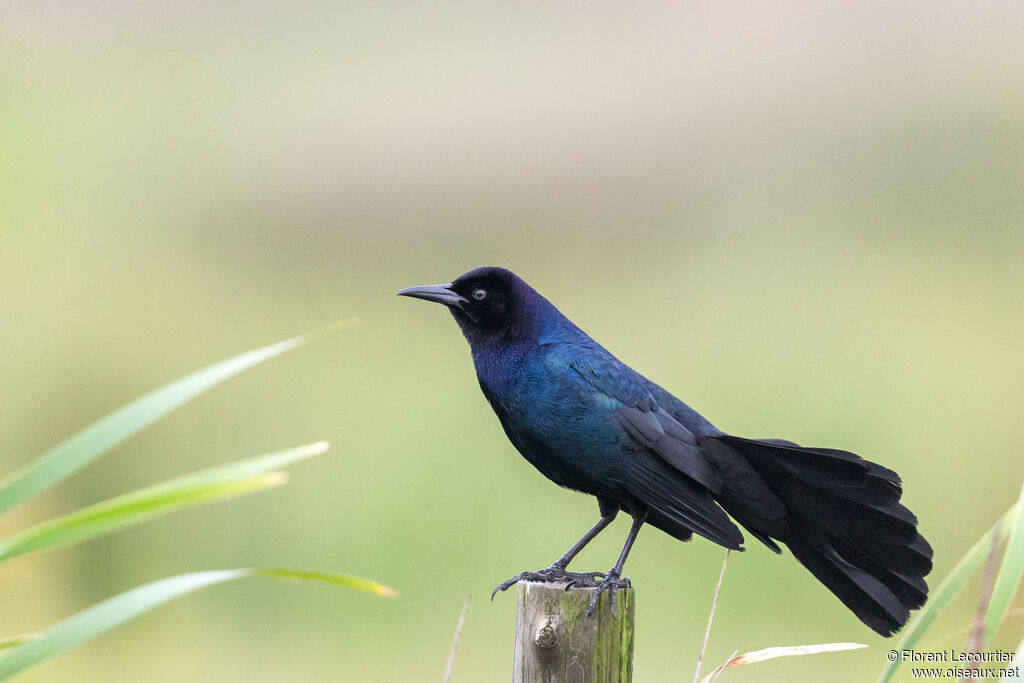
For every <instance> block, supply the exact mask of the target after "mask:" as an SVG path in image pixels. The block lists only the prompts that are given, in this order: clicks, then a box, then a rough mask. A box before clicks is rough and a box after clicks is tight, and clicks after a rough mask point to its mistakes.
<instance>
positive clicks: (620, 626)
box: [512, 581, 636, 683]
mask: <svg viewBox="0 0 1024 683" xmlns="http://www.w3.org/2000/svg"><path fill="white" fill-rule="evenodd" d="M593 594H594V589H593V588H570V589H569V590H568V591H567V590H565V584H561V583H534V582H532V581H520V582H519V584H518V585H517V586H516V648H515V665H514V667H513V670H512V681H513V683H630V681H631V680H632V679H633V619H634V615H635V606H636V605H635V594H634V592H633V589H632V588H627V589H623V590H620V591H618V592H617V593H616V595H615V615H616V616H614V617H613V616H612V611H611V606H610V604H609V600H608V593H607V592H606V593H603V594H602V595H601V598H600V600H599V601H598V604H597V609H596V610H595V611H594V614H592V615H591V616H590V618H589V619H587V620H586V622H584V620H583V617H584V615H586V613H587V605H588V604H589V603H590V598H591V597H592V596H593Z"/></svg>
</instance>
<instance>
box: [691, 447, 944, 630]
mask: <svg viewBox="0 0 1024 683" xmlns="http://www.w3.org/2000/svg"><path fill="white" fill-rule="evenodd" d="M703 445H704V452H705V453H706V454H707V456H708V458H709V459H710V460H711V461H712V462H714V463H715V464H716V466H718V467H719V468H720V469H722V468H724V469H726V470H728V471H729V473H730V476H723V480H724V481H725V487H724V488H723V490H722V492H721V493H720V494H719V495H716V496H715V498H716V500H717V501H718V502H719V503H720V504H721V505H722V506H723V507H724V508H725V510H726V511H727V512H728V513H729V514H730V515H732V516H733V517H734V518H735V519H736V521H738V522H739V523H740V524H741V525H742V526H744V527H745V528H746V529H748V530H749V531H750V532H751V533H753V534H754V536H755V537H757V538H759V539H760V540H761V541H762V542H764V543H765V544H766V545H768V546H769V547H771V548H773V549H776V550H777V549H778V546H777V545H776V544H775V543H774V542H773V540H772V539H775V540H777V541H780V542H782V543H784V544H785V545H786V546H787V547H789V549H790V551H791V552H792V553H793V555H794V556H795V557H796V558H797V560H799V561H800V563H801V564H803V565H804V566H805V567H807V569H808V570H810V572H811V573H812V574H813V575H814V576H815V577H816V578H817V579H818V580H819V581H821V582H822V583H823V584H824V585H825V586H826V587H827V588H828V589H829V590H830V591H832V592H833V593H834V594H835V595H836V596H837V597H838V598H839V599H840V600H841V601H842V602H843V604H845V605H846V606H847V607H849V608H850V610H852V611H853V613H854V614H856V615H857V617H858V618H860V620H861V621H863V622H864V623H865V624H867V625H868V626H869V627H871V628H872V629H873V630H875V631H876V632H878V633H880V634H882V635H885V636H889V635H892V634H893V633H895V632H896V631H898V630H899V629H900V628H901V627H902V626H903V624H905V623H906V621H907V619H908V618H909V614H910V610H911V609H917V608H919V607H920V606H921V605H923V604H924V602H925V600H926V599H927V597H928V586H927V584H926V583H925V581H924V577H925V576H926V575H927V574H928V572H929V571H931V567H932V563H931V558H932V549H931V546H930V545H928V542H927V541H926V540H925V539H924V537H922V536H921V535H920V534H919V533H918V531H917V518H916V517H915V516H914V514H913V513H911V512H910V510H908V509H907V508H906V507H905V506H903V505H902V504H901V503H900V502H899V501H900V496H901V494H902V487H901V483H900V478H899V476H898V475H897V474H896V473H895V472H893V471H892V470H889V469H887V468H885V467H882V466H881V465H877V464H875V463H872V462H869V461H867V460H863V459H861V458H860V457H859V456H857V455H855V454H853V453H849V452H847V451H839V450H834V449H825V448H803V447H801V446H798V445H797V444H795V443H792V442H789V441H780V440H754V439H742V438H739V437H733V436H727V435H721V436H715V437H709V438H708V439H707V440H706V441H705V443H704V444H703ZM751 490H758V491H759V496H758V498H757V500H758V501H759V502H758V504H757V505H752V504H751V502H750V499H749V497H748V495H749V492H750V491H751ZM765 500H769V501H777V502H778V503H779V505H780V506H781V507H782V508H783V509H784V511H785V512H784V514H783V515H781V516H779V515H778V514H774V515H771V516H763V515H759V514H758V510H759V509H763V508H765V503H764V501H765ZM768 507H769V508H770V509H773V510H776V509H777V508H776V507H775V506H774V505H770V506H768Z"/></svg>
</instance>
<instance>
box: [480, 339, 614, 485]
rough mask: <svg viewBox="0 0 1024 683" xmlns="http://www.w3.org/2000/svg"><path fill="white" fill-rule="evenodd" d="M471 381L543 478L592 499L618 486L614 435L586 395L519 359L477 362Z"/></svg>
mask: <svg viewBox="0 0 1024 683" xmlns="http://www.w3.org/2000/svg"><path fill="white" fill-rule="evenodd" d="M477 377H478V379H479V380H480V387H481V389H482V390H483V393H484V396H486V397H487V400H488V402H489V403H490V404H491V408H492V409H493V410H494V412H495V414H496V415H497V416H498V420H499V421H500V422H501V426H502V428H503V429H504V430H505V434H506V435H507V436H508V438H509V440H510V441H511V442H512V444H513V445H514V446H515V447H516V449H517V450H518V451H519V452H520V453H521V454H522V455H523V457H524V458H526V460H527V461H528V462H530V464H532V465H533V466H534V467H536V468H537V469H538V470H539V471H540V472H541V473H542V474H544V476H546V477H547V478H548V479H551V480H552V481H554V482H555V483H556V484H559V485H560V486H565V487H568V488H572V489H576V490H579V491H584V492H586V493H592V494H594V495H608V494H609V493H610V489H615V488H616V487H617V486H618V482H619V481H620V480H621V479H622V478H623V476H622V473H621V469H622V468H623V466H624V463H623V462H622V457H621V456H622V443H621V442H620V438H619V434H620V431H619V430H618V428H617V425H613V424H612V421H611V420H612V418H611V417H610V415H609V413H608V406H607V405H605V404H603V403H602V402H600V401H597V400H596V399H595V395H594V393H593V392H592V391H584V390H583V388H582V387H580V386H579V385H577V384H575V383H572V382H567V381H565V379H564V376H559V375H557V374H555V375H554V376H552V373H551V372H550V368H548V367H547V366H546V364H544V363H543V362H535V361H531V359H530V358H529V357H528V356H525V355H524V356H522V357H521V358H520V359H519V360H518V362H516V363H512V364H504V363H501V364H499V365H490V364H489V363H488V362H487V361H485V362H483V363H480V362H478V363H477Z"/></svg>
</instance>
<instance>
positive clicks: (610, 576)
mask: <svg viewBox="0 0 1024 683" xmlns="http://www.w3.org/2000/svg"><path fill="white" fill-rule="evenodd" d="M645 521H647V513H646V512H643V513H641V514H639V515H636V516H635V517H633V526H631V527H630V528H629V535H628V536H626V544H625V545H624V546H622V552H621V553H619V561H618V562H616V563H615V566H614V567H612V568H611V569H610V570H609V571H608V573H607V574H606V575H605V577H604V579H602V580H601V582H600V583H598V584H597V587H596V590H595V591H594V595H593V597H591V598H590V604H589V605H587V617H589V616H590V615H591V614H593V612H594V608H595V607H597V601H598V600H599V599H600V598H601V591H609V593H608V597H609V599H610V600H611V608H612V616H613V617H614V616H615V591H617V590H619V589H620V588H629V587H630V583H629V579H628V578H625V579H624V578H622V565H624V564H626V556H627V555H629V551H630V549H631V548H632V547H633V542H634V541H635V540H636V536H637V534H638V533H640V527H642V526H643V525H644V522H645ZM584 618H586V617H584Z"/></svg>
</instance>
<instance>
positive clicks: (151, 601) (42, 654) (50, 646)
mask: <svg viewBox="0 0 1024 683" xmlns="http://www.w3.org/2000/svg"><path fill="white" fill-rule="evenodd" d="M247 577H270V578H276V579H288V580H296V581H320V582H324V583H329V584H333V585H336V586H346V587H349V588H356V589H359V590H365V591H369V592H371V593H374V594H376V595H395V591H394V590H393V589H391V588H388V587H387V586H383V585H381V584H379V583H377V582H375V581H370V580H368V579H361V578H359V577H355V576H348V575H347V574H338V573H335V572H325V571H317V570H304V569H286V568H253V569H220V570H213V571H204V572H194V573H191V574H180V575H178V576H171V577H168V578H166V579H160V580H159V581H154V582H153V583H147V584H145V585H143V586H139V587H137V588H133V589H131V590H129V591H126V592H124V593H121V594H120V595H115V596H114V597H112V598H109V599H107V600H104V601H103V602H100V603H97V604H95V605H93V606H92V607H88V608H86V609H84V610H82V611H81V612H79V613H77V614H75V615H73V616H70V617H68V618H67V619H65V620H64V621H61V622H58V623H56V624H54V625H53V626H51V627H50V628H48V629H46V630H45V631H43V632H42V633H41V634H39V637H38V638H35V639H33V640H29V641H27V642H24V643H22V644H20V645H16V646H14V647H12V648H10V649H9V650H8V651H7V654H6V655H3V656H0V680H6V679H8V678H10V677H11V676H13V675H15V674H17V673H20V672H21V671H24V670H25V669H27V668H29V667H31V666H35V665H36V664H39V663H40V662H43V661H45V660H47V659H49V658H50V657H53V656H55V655H58V654H60V653H62V652H65V651H67V650H70V649H72V648H74V647H77V646H78V645H81V644H82V643H85V642H87V641H89V640H91V639H93V638H95V637H96V636H98V635H100V634H102V633H104V632H106V631H109V630H110V629H112V628H114V627H115V626H119V625H120V624H123V623H124V622H126V621H129V620H131V619H133V618H135V617H137V616H139V615H140V614H142V613H144V612H147V611H148V610H151V609H153V608H154V607H158V606H160V605H162V604H164V603H165V602H168V601H170V600H173V599H175V598H178V597H181V596H183V595H186V594H188V593H191V592H193V591H197V590H199V589H200V588H205V587H207V586H212V585H215V584H218V583H224V582H225V581H233V580H236V579H243V578H247Z"/></svg>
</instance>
